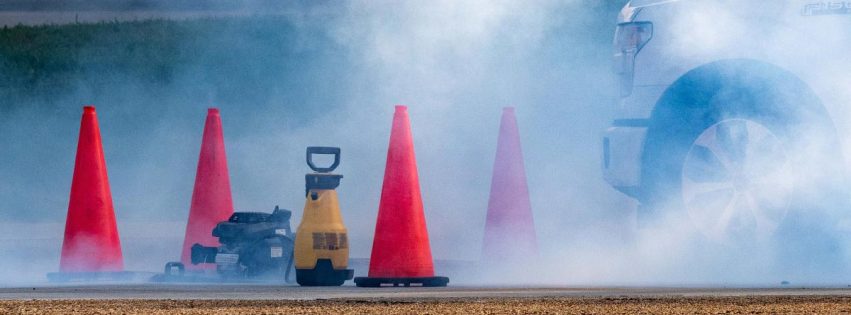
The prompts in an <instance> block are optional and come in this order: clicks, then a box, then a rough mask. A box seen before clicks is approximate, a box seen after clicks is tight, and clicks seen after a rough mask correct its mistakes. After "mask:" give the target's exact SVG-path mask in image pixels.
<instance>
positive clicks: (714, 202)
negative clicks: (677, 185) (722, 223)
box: [686, 188, 735, 229]
mask: <svg viewBox="0 0 851 315" xmlns="http://www.w3.org/2000/svg"><path fill="white" fill-rule="evenodd" d="M734 193H735V191H734V190H733V188H722V189H717V190H713V191H707V192H704V193H700V194H696V195H695V196H694V198H692V199H691V201H689V202H688V203H687V204H686V207H687V208H688V209H689V216H691V217H692V219H693V221H694V223H695V224H697V225H698V226H699V227H701V228H710V229H711V227H712V226H715V225H716V224H717V222H718V221H719V220H720V219H721V216H722V215H723V213H721V212H719V211H717V209H725V208H728V207H729V205H730V204H731V203H732V202H733V201H734V200H733V197H734Z"/></svg>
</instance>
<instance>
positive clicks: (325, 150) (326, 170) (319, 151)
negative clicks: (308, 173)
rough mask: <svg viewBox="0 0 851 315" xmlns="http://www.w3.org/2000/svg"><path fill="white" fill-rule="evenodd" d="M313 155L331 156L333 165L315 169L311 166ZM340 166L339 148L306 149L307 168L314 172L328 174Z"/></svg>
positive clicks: (314, 166) (314, 165)
mask: <svg viewBox="0 0 851 315" xmlns="http://www.w3.org/2000/svg"><path fill="white" fill-rule="evenodd" d="M314 154H333V155H334V163H333V164H331V166H328V167H317V166H316V164H313V155H314ZM339 165H340V148H337V147H307V166H310V169H312V170H313V171H314V172H319V173H330V172H333V171H334V169H336V168H337V166H339Z"/></svg>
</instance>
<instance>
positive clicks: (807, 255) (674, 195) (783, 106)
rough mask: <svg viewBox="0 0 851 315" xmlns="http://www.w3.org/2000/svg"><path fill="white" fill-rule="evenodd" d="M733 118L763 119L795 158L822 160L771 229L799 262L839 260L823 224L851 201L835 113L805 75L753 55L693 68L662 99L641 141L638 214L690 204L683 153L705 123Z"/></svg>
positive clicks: (653, 217) (788, 256)
mask: <svg viewBox="0 0 851 315" xmlns="http://www.w3.org/2000/svg"><path fill="white" fill-rule="evenodd" d="M729 119H745V120H750V121H754V122H757V123H759V124H761V125H762V126H764V127H766V128H767V129H769V130H770V131H771V132H772V133H774V134H775V135H776V136H777V137H778V138H779V139H780V141H781V142H782V143H783V144H784V145H785V146H786V147H787V150H792V152H797V153H803V154H795V156H797V157H799V158H800V160H797V161H795V162H796V163H803V165H811V166H812V165H815V166H818V167H817V168H814V170H815V172H812V174H806V175H805V176H806V182H807V183H808V185H807V189H800V190H799V189H796V190H795V191H794V192H793V197H792V198H791V200H792V201H791V204H790V206H789V208H788V212H787V214H786V218H785V219H784V220H783V221H782V223H781V225H780V226H779V227H778V229H777V231H776V232H775V234H774V236H773V237H774V238H776V241H777V242H775V243H777V244H782V245H779V246H780V247H782V248H780V249H781V250H780V252H782V254H781V256H782V258H783V259H782V260H783V261H787V262H790V263H791V264H792V265H797V266H799V267H801V266H807V265H813V266H823V265H824V264H825V263H826V262H829V261H833V262H838V261H839V259H838V257H841V254H840V252H841V250H840V249H841V248H839V246H838V243H837V241H836V237H835V236H834V235H833V234H831V232H830V230H831V229H830V228H826V227H829V226H830V225H831V224H834V223H835V222H836V220H837V218H836V212H837V211H836V209H838V208H841V207H845V206H846V205H847V202H845V198H846V193H845V189H844V187H845V169H844V166H843V158H842V154H841V150H840V145H839V141H838V138H837V135H836V131H835V129H834V127H833V125H832V122H831V119H830V117H829V116H828V115H827V113H826V112H825V111H824V109H823V108H822V106H821V103H820V101H819V100H818V99H817V98H816V97H815V96H814V94H813V93H812V92H811V91H810V89H809V88H808V87H807V86H806V85H805V84H804V83H803V82H801V81H800V80H798V79H797V78H795V77H794V76H792V75H791V74H789V73H787V72H784V71H782V70H779V69H777V68H775V67H773V66H770V65H767V64H761V63H757V62H754V61H746V60H736V61H724V62H718V63H715V64H712V65H709V66H707V67H704V68H702V69H698V70H695V71H692V72H690V73H688V74H686V75H685V76H684V77H683V78H682V79H680V80H678V81H677V82H675V83H674V84H673V85H672V86H671V87H670V88H669V89H668V91H666V93H665V95H664V96H663V97H662V99H660V101H659V103H658V105H657V106H656V109H655V110H654V112H653V115H652V119H651V122H650V125H649V127H648V131H647V138H646V140H645V144H644V153H643V156H642V172H641V186H640V194H639V201H640V203H641V207H640V210H639V220H640V221H644V222H654V221H657V220H658V219H659V218H661V217H664V216H665V215H666V211H679V210H680V209H685V204H684V202H683V200H682V195H681V190H682V179H681V175H682V172H683V164H684V161H685V158H686V156H687V154H688V152H689V150H690V148H691V147H692V144H693V143H694V141H695V140H696V139H697V138H698V136H699V135H700V134H701V133H702V132H703V131H704V130H706V129H707V128H709V127H710V126H713V125H715V124H716V123H719V122H721V121H725V120H729ZM802 136H803V138H802ZM807 139H818V142H819V143H813V141H807ZM801 140H804V141H801ZM649 224H653V223H649ZM742 242H747V240H742Z"/></svg>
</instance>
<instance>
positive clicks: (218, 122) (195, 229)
mask: <svg viewBox="0 0 851 315" xmlns="http://www.w3.org/2000/svg"><path fill="white" fill-rule="evenodd" d="M232 214H233V200H232V199H231V192H230V178H229V177H228V164H227V157H226V156H225V143H224V136H223V134H222V119H221V116H220V115H219V109H218V108H210V109H209V110H208V111H207V121H206V123H205V124H204V136H203V139H202V142H201V154H200V156H199V157H198V170H197V172H196V174H195V189H194V190H193V191H192V205H191V206H190V208H189V221H188V222H187V223H186V237H185V238H184V239H183V254H182V255H181V257H180V261H181V262H182V263H183V264H184V265H185V266H186V269H189V270H193V269H194V270H202V269H215V267H216V266H215V265H214V264H199V265H193V264H192V263H191V262H192V245H194V244H196V243H197V244H201V245H204V246H208V247H218V246H219V241H218V239H216V238H215V237H213V228H214V227H216V224H217V223H219V222H221V221H226V220H227V219H228V218H229V217H230V216H231V215H232Z"/></svg>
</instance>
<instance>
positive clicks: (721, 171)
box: [683, 145, 730, 183]
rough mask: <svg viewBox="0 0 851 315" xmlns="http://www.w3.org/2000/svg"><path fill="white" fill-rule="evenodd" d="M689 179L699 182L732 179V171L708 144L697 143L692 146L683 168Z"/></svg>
mask: <svg viewBox="0 0 851 315" xmlns="http://www.w3.org/2000/svg"><path fill="white" fill-rule="evenodd" d="M683 174H684V175H685V177H687V178H688V179H690V180H692V181H694V182H698V183H705V182H721V181H728V180H730V172H728V171H727V168H726V167H725V166H724V163H722V162H721V160H719V159H718V156H717V155H716V154H715V153H714V152H712V150H711V149H709V148H708V147H706V146H702V145H695V146H694V147H692V148H691V151H690V152H689V154H688V156H687V157H686V162H685V165H684V168H683Z"/></svg>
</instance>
